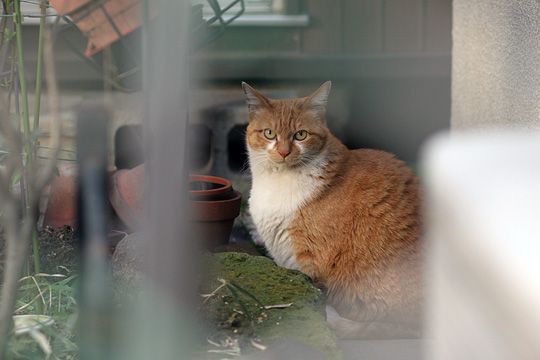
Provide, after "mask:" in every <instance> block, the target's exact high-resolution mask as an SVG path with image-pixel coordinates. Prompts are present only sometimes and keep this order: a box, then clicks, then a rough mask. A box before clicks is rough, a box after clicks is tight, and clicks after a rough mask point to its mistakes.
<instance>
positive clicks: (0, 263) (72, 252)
mask: <svg viewBox="0 0 540 360" xmlns="http://www.w3.org/2000/svg"><path fill="white" fill-rule="evenodd" d="M38 237H39V244H40V258H41V272H43V273H48V274H54V273H58V272H60V273H66V271H65V269H64V271H62V269H60V268H59V267H60V266H62V267H65V268H67V269H68V270H69V272H73V271H75V272H76V271H77V269H78V263H79V257H78V252H77V237H76V234H75V231H74V230H73V228H71V227H69V226H64V227H61V228H52V227H49V226H46V227H44V228H43V229H42V230H41V231H39V233H38ZM4 253H5V240H4V237H3V235H2V234H0V275H1V274H3V273H4ZM30 263H31V262H30Z"/></svg>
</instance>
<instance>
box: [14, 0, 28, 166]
mask: <svg viewBox="0 0 540 360" xmlns="http://www.w3.org/2000/svg"><path fill="white" fill-rule="evenodd" d="M14 5H15V37H16V40H17V62H18V69H19V82H20V86H21V97H22V116H21V117H22V121H23V132H24V140H25V144H24V148H25V152H26V160H27V161H28V160H29V159H30V156H29V155H30V154H31V144H30V142H29V141H28V140H29V138H30V116H29V114H28V89H27V88H26V75H25V74H26V73H25V71H24V51H23V41H22V26H21V22H22V14H21V3H20V0H14ZM25 164H26V162H25Z"/></svg>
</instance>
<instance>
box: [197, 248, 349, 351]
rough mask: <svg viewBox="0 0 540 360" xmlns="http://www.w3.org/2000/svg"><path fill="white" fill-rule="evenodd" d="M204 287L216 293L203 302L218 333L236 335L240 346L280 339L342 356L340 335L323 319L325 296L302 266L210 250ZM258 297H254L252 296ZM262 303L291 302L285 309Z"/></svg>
mask: <svg viewBox="0 0 540 360" xmlns="http://www.w3.org/2000/svg"><path fill="white" fill-rule="evenodd" d="M207 279H208V280H207V281H206V282H205V283H204V285H203V287H202V292H203V293H206V294H209V293H212V292H213V291H215V290H216V289H217V288H218V287H219V286H220V285H222V284H223V282H220V280H219V279H223V280H225V282H226V284H228V285H225V286H222V287H221V288H220V290H219V291H218V292H216V293H215V295H213V296H211V297H209V298H208V300H207V301H206V302H205V303H204V304H203V305H202V313H203V314H204V315H205V317H206V320H207V322H208V324H211V325H210V327H211V334H212V336H214V338H223V337H234V338H236V339H238V340H239V342H240V345H241V347H243V346H242V345H245V347H248V346H247V345H248V344H249V341H250V339H253V338H257V339H260V340H261V342H262V343H264V344H271V343H272V342H275V341H278V340H280V339H287V340H294V341H298V342H301V343H303V344H306V345H308V346H313V347H316V348H317V349H319V350H322V351H324V352H326V353H327V354H328V356H329V357H331V358H338V357H339V353H338V351H337V349H336V338H335V336H334V334H333V332H332V331H331V330H330V329H329V328H328V326H327V324H326V319H325V298H324V295H323V294H322V292H321V290H319V289H318V288H316V287H315V286H313V284H312V283H311V281H310V279H309V278H308V277H307V276H305V275H304V274H302V273H300V272H298V271H292V270H287V269H284V268H281V267H279V266H277V265H276V264H275V263H274V262H273V261H271V260H270V259H268V258H266V257H262V256H250V255H247V254H242V253H221V254H215V255H212V257H211V259H210V265H209V273H208V274H207ZM254 298H255V299H254ZM256 300H258V302H260V303H262V305H265V306H267V305H278V304H289V303H292V305H291V306H290V307H286V308H282V309H264V308H261V306H260V304H258V303H257V301H256Z"/></svg>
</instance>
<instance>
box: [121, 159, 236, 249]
mask: <svg viewBox="0 0 540 360" xmlns="http://www.w3.org/2000/svg"><path fill="white" fill-rule="evenodd" d="M143 181H144V164H143V165H139V166H137V167H135V168H133V169H130V170H119V171H117V172H116V173H114V174H113V178H112V187H111V193H110V201H111V204H112V206H113V208H114V210H115V211H116V214H117V215H118V217H119V218H120V219H121V220H122V221H123V222H124V223H125V224H126V225H127V226H128V227H129V228H130V229H131V230H133V231H135V230H138V229H139V228H140V226H139V224H140V219H141V218H142V206H143V197H144V195H143ZM241 198H242V195H241V194H240V193H239V192H237V191H235V190H234V189H233V188H232V183H231V182H230V181H229V180H227V179H224V178H220V177H215V176H203V175H193V176H191V177H190V191H189V199H190V202H191V220H192V221H191V226H192V230H193V232H194V237H196V238H200V239H201V241H203V242H204V244H205V245H206V247H207V248H209V249H214V248H215V247H216V246H219V245H223V244H227V243H228V242H229V237H230V234H231V231H232V226H233V223H234V219H235V218H236V217H237V216H238V215H239V213H240V202H241Z"/></svg>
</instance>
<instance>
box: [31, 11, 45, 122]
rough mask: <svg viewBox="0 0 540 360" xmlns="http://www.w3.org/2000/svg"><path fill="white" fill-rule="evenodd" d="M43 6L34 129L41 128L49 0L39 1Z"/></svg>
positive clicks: (39, 38) (39, 36)
mask: <svg viewBox="0 0 540 360" xmlns="http://www.w3.org/2000/svg"><path fill="white" fill-rule="evenodd" d="M39 6H40V8H41V11H40V14H41V18H40V20H39V35H38V53H37V66H36V90H35V103H34V127H33V129H34V130H37V129H39V114H40V111H41V85H42V83H43V74H42V71H43V38H44V35H45V26H46V18H45V16H46V15H47V0H41V1H40V3H39Z"/></svg>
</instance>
